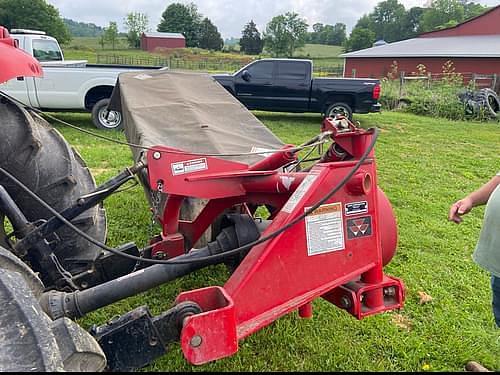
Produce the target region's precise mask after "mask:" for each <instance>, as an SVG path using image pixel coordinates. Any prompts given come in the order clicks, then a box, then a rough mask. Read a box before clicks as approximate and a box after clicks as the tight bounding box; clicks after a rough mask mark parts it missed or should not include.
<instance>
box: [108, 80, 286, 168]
mask: <svg viewBox="0 0 500 375" xmlns="http://www.w3.org/2000/svg"><path fill="white" fill-rule="evenodd" d="M109 109H111V110H116V111H120V112H121V113H122V116H123V121H124V129H125V135H126V137H127V140H128V142H130V143H134V144H139V145H141V146H157V145H164V146H168V147H173V148H177V149H180V150H185V151H189V152H196V153H211V154H213V153H224V154H228V153H231V154H234V153H246V152H251V151H252V149H254V148H258V149H278V148H281V147H282V146H283V143H282V142H281V141H280V140H279V139H278V138H277V137H276V136H275V135H274V134H273V133H272V132H271V131H270V130H269V129H267V128H266V127H265V126H264V125H263V124H262V123H261V122H260V121H259V120H258V119H257V118H256V117H255V116H254V115H253V114H252V113H251V112H250V111H248V110H247V109H246V108H245V107H244V106H243V105H242V104H241V103H240V102H239V101H238V100H237V99H236V98H235V97H234V96H232V95H231V94H230V93H229V92H228V91H227V90H226V89H224V88H223V87H222V86H221V85H220V84H219V83H218V82H217V81H215V80H214V79H213V78H212V77H211V76H210V75H209V74H206V73H194V72H185V71H153V72H151V71H144V72H129V73H122V74H120V76H119V78H118V81H117V84H116V86H115V89H114V91H113V95H112V97H111V103H110V105H109ZM132 153H133V154H134V159H135V161H138V160H139V159H140V158H141V154H142V153H143V150H140V149H137V148H132ZM261 158H262V156H260V155H254V156H245V157H225V159H231V160H234V161H239V162H243V163H247V164H251V163H253V162H256V161H258V160H260V159H261Z"/></svg>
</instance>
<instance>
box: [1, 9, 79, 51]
mask: <svg viewBox="0 0 500 375" xmlns="http://www.w3.org/2000/svg"><path fill="white" fill-rule="evenodd" d="M0 25H3V26H5V27H6V28H8V29H16V28H17V29H23V28H24V29H35V30H41V31H45V32H46V33H47V34H48V35H50V36H53V37H54V38H56V39H57V40H58V41H59V43H66V42H68V41H70V40H71V35H70V33H69V31H68V28H67V27H66V25H65V24H64V22H63V20H62V18H61V16H60V15H59V10H57V8H55V7H54V6H52V5H50V4H47V2H46V1H45V0H0Z"/></svg>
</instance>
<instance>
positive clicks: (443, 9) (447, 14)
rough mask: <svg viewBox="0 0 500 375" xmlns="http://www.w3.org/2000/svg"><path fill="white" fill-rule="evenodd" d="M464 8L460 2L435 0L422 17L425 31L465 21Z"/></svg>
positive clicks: (456, 0)
mask: <svg viewBox="0 0 500 375" xmlns="http://www.w3.org/2000/svg"><path fill="white" fill-rule="evenodd" d="M464 16H465V11H464V6H463V4H462V3H461V2H460V1H459V0H433V1H432V5H431V7H430V8H429V9H428V10H427V11H426V12H425V13H424V15H423V16H422V21H421V27H422V30H423V31H432V30H436V29H438V28H444V27H446V26H445V25H449V26H453V25H456V24H457V23H460V22H462V21H463V20H464Z"/></svg>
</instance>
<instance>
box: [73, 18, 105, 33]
mask: <svg viewBox="0 0 500 375" xmlns="http://www.w3.org/2000/svg"><path fill="white" fill-rule="evenodd" d="M63 21H64V24H65V25H66V27H67V28H68V30H69V32H70V34H71V36H73V37H97V36H101V34H102V33H103V32H104V28H103V27H100V26H97V25H95V24H93V23H85V22H77V21H73V20H71V19H69V18H64V19H63Z"/></svg>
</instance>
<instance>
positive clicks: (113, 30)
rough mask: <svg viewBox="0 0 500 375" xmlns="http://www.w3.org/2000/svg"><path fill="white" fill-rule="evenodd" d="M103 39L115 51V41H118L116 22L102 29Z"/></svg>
mask: <svg viewBox="0 0 500 375" xmlns="http://www.w3.org/2000/svg"><path fill="white" fill-rule="evenodd" d="M104 39H105V40H107V41H108V42H110V43H111V45H112V47H113V49H115V45H116V40H117V39H118V25H117V24H116V22H110V23H109V26H108V27H107V28H106V29H104Z"/></svg>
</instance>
